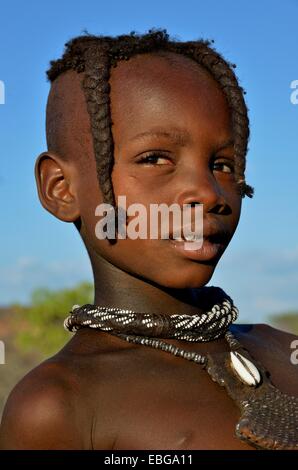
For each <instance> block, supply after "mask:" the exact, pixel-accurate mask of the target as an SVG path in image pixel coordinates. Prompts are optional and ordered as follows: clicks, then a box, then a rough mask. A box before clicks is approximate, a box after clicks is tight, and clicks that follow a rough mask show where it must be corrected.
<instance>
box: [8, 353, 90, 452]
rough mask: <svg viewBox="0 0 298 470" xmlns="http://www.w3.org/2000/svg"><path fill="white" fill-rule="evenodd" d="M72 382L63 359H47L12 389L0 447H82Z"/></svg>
mask: <svg viewBox="0 0 298 470" xmlns="http://www.w3.org/2000/svg"><path fill="white" fill-rule="evenodd" d="M75 389H76V387H75V383H74V380H73V376H72V374H71V373H70V372H69V370H68V368H67V367H66V366H65V365H64V363H63V361H61V360H55V358H52V359H49V360H47V361H45V362H44V363H42V364H41V365H39V366H38V367H37V368H35V369H33V370H32V371H31V372H30V373H29V374H27V375H26V376H25V377H24V378H23V379H22V380H21V381H20V382H19V383H18V384H17V385H16V387H15V388H14V389H13V390H12V392H11V394H10V396H9V398H8V400H7V403H6V406H5V409H4V413H3V418H2V423H1V427H0V449H80V448H84V442H83V439H82V432H81V426H82V423H80V426H79V425H78V411H77V406H76V394H75Z"/></svg>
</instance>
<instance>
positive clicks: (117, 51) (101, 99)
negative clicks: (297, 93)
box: [47, 30, 253, 207]
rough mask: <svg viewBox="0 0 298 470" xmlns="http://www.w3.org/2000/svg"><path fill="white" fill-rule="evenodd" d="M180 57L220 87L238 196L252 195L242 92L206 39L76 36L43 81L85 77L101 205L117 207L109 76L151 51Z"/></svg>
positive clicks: (162, 34)
mask: <svg viewBox="0 0 298 470" xmlns="http://www.w3.org/2000/svg"><path fill="white" fill-rule="evenodd" d="M158 51H159V52H162V51H168V52H174V53H178V54H183V55H184V56H187V57H189V58H191V59H192V60H194V61H195V62H197V63H198V64H199V65H201V66H202V67H203V68H205V69H206V70H207V71H208V72H209V74H210V75H211V76H212V77H213V78H214V79H215V80H216V81H217V83H218V84H219V85H220V87H221V89H222V90H223V93H224V94H225V96H226V99H227V102H228V105H229V108H230V110H231V117H232V127H233V135H234V151H235V178H236V181H237V184H238V188H239V192H240V194H241V195H242V197H244V196H245V195H246V196H249V197H252V195H253V188H252V187H251V186H249V185H247V184H246V182H245V165H246V159H245V157H246V153H247V144H248V139H249V120H248V115H247V107H246V104H245V101H244V97H243V95H244V93H245V92H244V90H243V89H242V88H241V87H240V86H239V84H238V81H237V78H236V75H235V73H234V71H233V68H235V67H236V66H235V65H233V64H230V63H228V62H227V61H225V60H224V59H223V57H222V56H221V55H220V54H219V53H218V52H216V51H215V50H214V49H213V48H212V47H211V42H210V41H206V40H198V41H189V42H179V41H174V40H171V39H170V38H169V35H168V34H167V32H166V31H165V30H149V31H148V33H147V34H144V35H137V34H135V33H134V32H132V33H131V34H129V35H121V36H117V37H110V36H93V35H86V36H79V37H76V38H74V39H72V40H71V41H69V42H68V43H66V45H65V52H64V55H63V57H62V58H61V59H58V60H55V61H51V62H50V66H51V67H50V69H49V70H48V72H47V76H48V78H49V80H50V81H51V82H53V81H54V80H55V79H56V78H57V77H58V76H59V75H61V74H62V73H63V72H66V71H67V70H75V71H77V72H78V73H81V72H85V75H84V79H83V82H82V88H83V90H84V93H85V98H86V102H87V109H88V113H89V116H90V121H91V130H92V135H93V148H94V155H95V160H96V168H97V177H98V181H99V184H100V188H101V190H102V193H103V197H104V202H106V203H109V204H111V205H113V206H114V207H115V206H116V204H115V196H114V191H113V185H112V180H111V173H112V169H113V165H114V155H113V154H114V142H113V137H112V129H111V126H112V121H111V111H110V85H109V78H110V71H111V67H115V66H116V65H117V63H118V62H119V61H121V60H128V59H130V58H131V57H132V56H134V55H137V54H142V53H152V52H158Z"/></svg>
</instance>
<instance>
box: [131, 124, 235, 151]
mask: <svg viewBox="0 0 298 470" xmlns="http://www.w3.org/2000/svg"><path fill="white" fill-rule="evenodd" d="M146 137H164V138H166V139H168V140H171V141H172V142H173V143H174V144H176V145H180V146H181V147H185V146H186V145H187V144H189V143H192V141H193V139H192V137H191V135H190V133H189V132H188V131H187V130H186V129H175V128H173V129H170V130H165V129H151V130H149V131H145V132H141V133H140V134H137V135H135V136H133V137H132V139H131V140H142V139H144V138H146ZM232 145H234V139H233V138H231V139H228V140H226V141H224V142H222V143H220V144H219V145H218V146H216V148H215V152H220V151H221V150H224V149H225V148H228V147H231V146H232Z"/></svg>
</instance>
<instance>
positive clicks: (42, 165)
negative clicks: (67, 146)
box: [35, 152, 80, 222]
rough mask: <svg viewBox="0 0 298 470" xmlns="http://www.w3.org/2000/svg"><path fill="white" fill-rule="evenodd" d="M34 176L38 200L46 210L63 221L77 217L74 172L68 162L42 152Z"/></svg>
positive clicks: (73, 219) (72, 220) (77, 205)
mask: <svg viewBox="0 0 298 470" xmlns="http://www.w3.org/2000/svg"><path fill="white" fill-rule="evenodd" d="M35 178H36V184H37V190H38V196H39V199H40V202H41V204H42V205H43V207H44V208H45V209H46V210H47V211H49V212H50V213H51V214H53V215H54V216H55V217H57V218H58V219H60V220H63V221H65V222H74V221H76V220H77V219H78V218H79V216H80V212H79V204H78V201H77V197H76V194H75V190H74V188H75V184H74V178H75V173H74V171H73V169H72V166H71V164H70V163H69V162H66V161H65V160H63V159H62V158H61V157H59V156H58V155H56V154H54V153H52V152H43V153H42V154H40V155H39V157H38V158H37V160H36V164H35Z"/></svg>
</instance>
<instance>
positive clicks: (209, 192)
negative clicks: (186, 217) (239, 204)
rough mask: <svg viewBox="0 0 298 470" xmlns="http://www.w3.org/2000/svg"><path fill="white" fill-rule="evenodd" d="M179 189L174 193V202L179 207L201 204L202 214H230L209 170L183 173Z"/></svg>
mask: <svg viewBox="0 0 298 470" xmlns="http://www.w3.org/2000/svg"><path fill="white" fill-rule="evenodd" d="M180 187H181V190H180V191H178V192H177V193H176V201H177V203H178V204H179V205H180V206H181V207H183V204H190V205H191V207H195V206H196V204H203V212H204V214H207V213H214V214H222V215H226V214H230V213H231V208H230V206H229V204H228V203H227V201H226V198H225V196H224V194H223V193H222V191H221V188H220V186H219V184H218V182H217V181H216V179H215V178H214V176H213V174H212V172H211V171H210V170H209V169H208V170H207V169H204V168H202V167H200V168H192V169H191V171H187V172H185V178H182V181H181V186H180Z"/></svg>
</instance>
